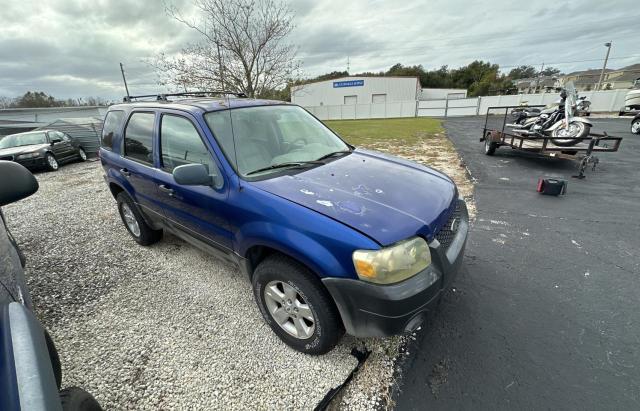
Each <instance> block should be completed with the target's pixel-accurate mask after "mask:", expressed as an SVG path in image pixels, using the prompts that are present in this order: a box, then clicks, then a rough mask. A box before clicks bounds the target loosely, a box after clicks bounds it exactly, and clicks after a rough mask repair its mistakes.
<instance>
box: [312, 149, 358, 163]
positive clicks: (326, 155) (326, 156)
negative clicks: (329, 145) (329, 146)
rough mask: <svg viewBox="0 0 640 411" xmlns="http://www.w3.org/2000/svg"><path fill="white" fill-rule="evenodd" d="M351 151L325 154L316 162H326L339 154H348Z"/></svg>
mask: <svg viewBox="0 0 640 411" xmlns="http://www.w3.org/2000/svg"><path fill="white" fill-rule="evenodd" d="M350 152H351V150H341V151H333V152H331V153H328V154H325V155H323V156H322V157H320V158H318V159H316V161H320V160H325V159H327V158H329V157H333V156H337V155H338V154H348V153H350Z"/></svg>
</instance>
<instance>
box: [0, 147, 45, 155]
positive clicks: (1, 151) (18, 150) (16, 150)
mask: <svg viewBox="0 0 640 411" xmlns="http://www.w3.org/2000/svg"><path fill="white" fill-rule="evenodd" d="M47 146H48V144H30V145H28V146H20V147H7V148H0V156H16V155H18V154H22V153H32V152H34V151H38V150H40V149H42V148H45V147H47Z"/></svg>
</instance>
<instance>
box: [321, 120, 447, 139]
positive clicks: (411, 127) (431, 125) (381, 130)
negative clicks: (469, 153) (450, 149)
mask: <svg viewBox="0 0 640 411" xmlns="http://www.w3.org/2000/svg"><path fill="white" fill-rule="evenodd" d="M324 123H325V124H326V125H327V126H328V127H329V128H331V129H332V130H333V131H335V132H336V133H338V135H340V136H342V138H344V139H345V140H346V141H347V142H349V143H350V144H353V145H355V146H361V145H362V146H366V145H368V144H379V143H384V142H385V140H396V141H395V143H397V142H398V141H401V142H402V143H404V144H415V143H417V142H418V140H420V139H422V138H425V137H429V136H431V135H433V134H435V133H439V132H442V131H443V129H442V121H440V120H436V119H433V118H426V117H411V118H387V119H375V120H327V121H324Z"/></svg>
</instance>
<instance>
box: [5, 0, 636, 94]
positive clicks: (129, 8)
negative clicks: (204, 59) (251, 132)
mask: <svg viewBox="0 0 640 411" xmlns="http://www.w3.org/2000/svg"><path fill="white" fill-rule="evenodd" d="M173 3H174V4H178V5H181V6H182V7H183V8H184V10H185V11H186V12H187V13H188V12H189V10H190V2H189V0H174V1H173ZM291 7H292V8H293V10H294V11H295V14H296V16H295V25H296V29H295V30H294V33H293V35H292V36H291V39H290V41H291V43H293V44H296V45H297V46H298V47H299V51H298V57H299V58H300V60H301V61H302V67H303V74H304V75H305V76H315V75H318V74H322V73H326V72H330V71H334V70H345V69H346V67H347V57H349V59H350V66H351V72H352V73H355V72H361V71H379V70H386V69H388V68H389V67H390V66H392V65H393V64H395V63H397V62H401V63H403V64H406V65H409V64H422V65H423V66H424V67H425V68H428V69H431V68H437V67H439V66H441V65H448V66H450V67H458V66H461V65H465V64H468V63H469V62H471V61H473V60H476V59H482V60H489V61H491V62H493V63H498V64H500V66H501V67H503V68H504V70H505V71H508V70H509V69H510V68H511V67H513V66H515V65H520V64H532V65H536V66H538V67H539V66H540V65H541V64H542V63H543V62H545V64H547V65H552V66H554V67H558V68H560V69H561V70H562V71H564V72H570V71H574V70H580V69H586V68H601V67H602V59H603V58H604V54H605V51H606V50H605V47H604V45H603V43H605V42H606V41H609V40H613V48H612V51H611V57H610V63H609V67H612V68H619V67H622V66H625V65H629V64H633V63H637V62H640V43H639V42H638V37H639V35H640V24H639V23H638V22H639V21H640V19H639V18H638V17H640V8H638V2H637V0H617V1H602V0H573V1H566V2H565V1H555V2H552V3H549V2H518V1H513V0H506V1H502V0H501V1H497V0H492V1H490V2H489V1H486V2H479V1H455V0H435V1H433V0H429V1H412V0H405V1H402V2H400V1H381V0H374V1H364V0H351V1H345V0H295V1H292V2H291ZM0 27H1V28H2V29H1V30H0V96H17V95H21V94H23V93H24V92H26V91H27V90H42V91H45V92H46V93H49V94H52V95H54V96H56V97H58V98H68V97H72V98H77V97H83V96H85V97H86V96H101V97H104V98H108V99H119V98H120V97H121V96H122V95H124V88H123V86H122V79H121V76H120V71H119V66H118V63H119V62H122V63H123V64H124V65H125V69H126V73H127V79H128V80H129V83H130V85H129V87H130V91H131V93H132V94H144V93H148V92H158V91H163V90H162V89H160V88H159V87H158V86H157V85H156V76H155V74H154V72H153V70H152V69H150V68H149V67H148V66H147V65H146V64H145V63H144V62H143V60H144V59H145V58H149V57H153V56H154V55H156V54H157V53H160V52H165V53H167V54H171V53H175V52H176V51H178V50H180V48H181V47H182V46H183V45H185V44H186V43H188V42H190V41H197V40H198V36H197V35H196V34H195V33H194V32H193V31H191V30H190V29H188V28H186V27H185V26H183V25H181V24H180V23H178V22H176V21H173V20H172V19H170V18H169V17H167V16H166V14H165V13H164V9H163V7H162V5H161V3H160V2H159V1H150V0H146V1H143V0H137V1H136V0H92V1H85V0H47V1H46V2H45V1H36V0H21V1H17V0H14V1H9V0H0Z"/></svg>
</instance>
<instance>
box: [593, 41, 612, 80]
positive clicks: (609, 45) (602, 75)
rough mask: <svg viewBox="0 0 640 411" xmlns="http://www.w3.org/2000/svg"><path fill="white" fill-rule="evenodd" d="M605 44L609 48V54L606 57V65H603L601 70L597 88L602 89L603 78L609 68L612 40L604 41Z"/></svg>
mask: <svg viewBox="0 0 640 411" xmlns="http://www.w3.org/2000/svg"><path fill="white" fill-rule="evenodd" d="M604 46H605V47H606V48H607V55H606V56H605V58H604V66H602V72H600V80H599V81H598V87H596V90H600V87H602V79H603V78H604V71H605V70H606V69H607V61H608V60H609V52H610V51H611V42H608V43H604Z"/></svg>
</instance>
